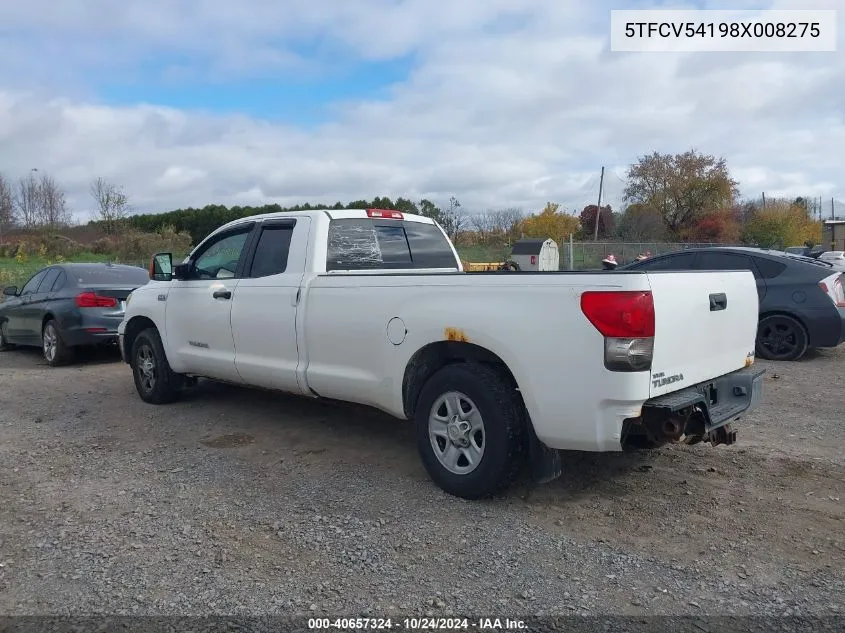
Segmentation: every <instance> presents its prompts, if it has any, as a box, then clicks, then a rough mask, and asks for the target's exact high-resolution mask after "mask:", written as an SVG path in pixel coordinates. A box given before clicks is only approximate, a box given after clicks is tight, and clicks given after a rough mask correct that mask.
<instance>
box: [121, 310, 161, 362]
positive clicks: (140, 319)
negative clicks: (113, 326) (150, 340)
mask: <svg viewBox="0 0 845 633" xmlns="http://www.w3.org/2000/svg"><path fill="white" fill-rule="evenodd" d="M149 328H154V329H155V330H156V331H158V332H159V336H161V331H160V330H159V329H158V326H157V325H156V324H155V321H153V320H152V319H151V318H149V317H148V316H144V315H142V314H139V315H137V316H133V317H132V318H131V319H129V322H128V323H127V324H126V329H125V330H124V331H123V353H124V358H126V362H127V363H131V362H132V346H133V345H134V344H135V339H136V338H138V335H139V334H140V333H141V332H143V331H144V330H147V329H149ZM165 355H167V350H165Z"/></svg>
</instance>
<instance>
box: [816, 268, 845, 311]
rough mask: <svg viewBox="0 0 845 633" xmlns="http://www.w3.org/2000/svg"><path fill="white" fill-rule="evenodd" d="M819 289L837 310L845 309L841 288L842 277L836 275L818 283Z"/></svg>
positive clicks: (844, 293)
mask: <svg viewBox="0 0 845 633" xmlns="http://www.w3.org/2000/svg"><path fill="white" fill-rule="evenodd" d="M819 288H821V289H822V291H824V293H825V294H826V295H827V296H828V297H830V300H831V301H833V303H834V304H835V305H836V307H837V308H845V288H843V286H842V275H841V274H839V273H837V274H836V275H831V276H830V277H828V278H827V279H823V280H822V281H820V282H819Z"/></svg>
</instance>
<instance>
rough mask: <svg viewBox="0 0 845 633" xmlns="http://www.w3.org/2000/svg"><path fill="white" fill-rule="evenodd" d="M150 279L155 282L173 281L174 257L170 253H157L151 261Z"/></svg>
mask: <svg viewBox="0 0 845 633" xmlns="http://www.w3.org/2000/svg"><path fill="white" fill-rule="evenodd" d="M150 279H152V280H153V281H170V280H171V279H173V255H171V254H170V253H156V254H155V255H153V257H152V259H150Z"/></svg>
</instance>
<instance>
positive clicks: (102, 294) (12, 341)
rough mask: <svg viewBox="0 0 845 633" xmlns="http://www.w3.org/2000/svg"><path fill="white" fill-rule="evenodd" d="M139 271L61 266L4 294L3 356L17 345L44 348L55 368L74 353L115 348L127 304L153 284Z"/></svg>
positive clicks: (0, 306)
mask: <svg viewBox="0 0 845 633" xmlns="http://www.w3.org/2000/svg"><path fill="white" fill-rule="evenodd" d="M149 280H150V277H149V273H148V272H147V271H146V270H145V269H143V268H139V267H137V266H123V265H118V264H56V265H54V266H48V267H46V268H43V269H41V270H39V271H38V272H37V273H35V274H34V275H33V276H32V277H31V278H30V279H29V281H27V282H26V284H24V286H23V288H20V289H19V288H17V287H16V286H9V287H7V288H4V289H3V299H4V300H3V302H2V303H0V351H3V350H7V349H10V348H13V347H15V346H16V345H23V346H34V347H41V349H42V350H43V352H44V358H45V360H46V361H47V362H48V363H49V364H50V365H53V366H56V365H61V364H63V363H65V362H67V361H69V360H70V359H71V358H72V356H73V351H74V349H75V348H77V347H80V346H88V345H100V344H113V343H116V341H117V326H118V324H119V323H120V321H121V319H123V314H124V311H125V307H126V298H127V297H128V296H129V293H130V292H132V291H133V290H134V289H135V288H137V287H139V286H143V285H144V284H146V283H147V282H149Z"/></svg>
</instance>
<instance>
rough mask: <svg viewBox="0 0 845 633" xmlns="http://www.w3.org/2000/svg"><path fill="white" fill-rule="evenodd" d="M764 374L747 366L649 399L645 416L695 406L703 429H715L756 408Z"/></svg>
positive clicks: (668, 412) (669, 412) (644, 408)
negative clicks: (698, 411) (699, 412)
mask: <svg viewBox="0 0 845 633" xmlns="http://www.w3.org/2000/svg"><path fill="white" fill-rule="evenodd" d="M765 373H766V370H765V369H763V368H761V367H754V366H751V367H746V368H744V369H740V370H738V371H735V372H732V373H730V374H725V375H724V376H719V377H718V378H714V379H713V380H708V381H707V382H702V383H699V384H697V385H693V386H692V387H687V388H686V389H681V390H680V391H675V392H673V393H668V394H666V395H664V396H658V397H657V398H652V399H651V400H647V401H646V402H645V404H643V410H644V415H645V414H647V413H651V412H654V413H661V414H673V413H678V412H680V411H683V410H685V409H687V408H689V407H692V406H697V407H699V408H700V410H701V412H702V414H703V416H704V423H705V426H704V430H705V431H711V430H713V429H717V428H719V427H720V426H724V425H725V424H728V423H730V422H732V421H734V420H736V419H737V418H739V417H740V416H741V415H743V414H745V413H747V412H749V411H751V410H753V409H756V408H757V405H759V404H760V400H761V399H762V397H763V374H765Z"/></svg>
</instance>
